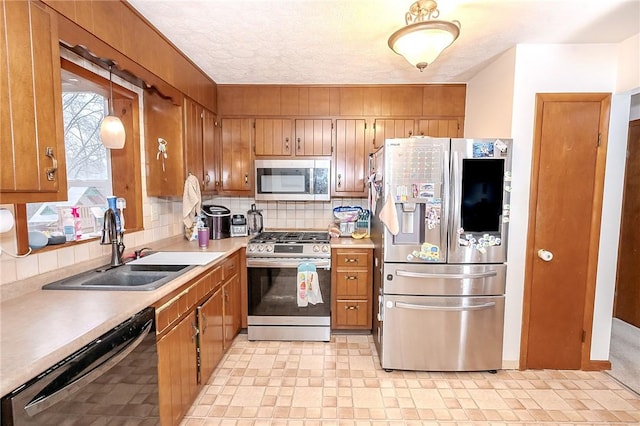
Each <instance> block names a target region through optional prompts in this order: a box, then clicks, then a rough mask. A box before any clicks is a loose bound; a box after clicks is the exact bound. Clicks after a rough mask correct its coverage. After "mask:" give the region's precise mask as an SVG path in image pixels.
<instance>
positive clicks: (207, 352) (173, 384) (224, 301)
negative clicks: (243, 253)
mask: <svg viewBox="0 0 640 426" xmlns="http://www.w3.org/2000/svg"><path fill="white" fill-rule="evenodd" d="M239 260H240V258H239V255H238V254H234V255H232V256H230V257H229V258H227V259H226V260H225V261H224V262H223V263H222V264H220V265H218V266H214V267H212V268H211V269H210V270H209V271H208V272H207V273H205V274H203V275H201V276H200V277H198V278H196V279H194V280H193V281H192V282H190V283H188V284H186V285H185V286H184V287H182V288H181V289H179V290H177V291H176V292H175V293H174V294H172V295H170V296H167V297H166V298H165V300H163V301H160V303H159V304H158V305H159V306H157V307H156V329H157V330H156V332H157V333H158V336H159V338H158V384H159V387H160V392H159V397H160V423H161V424H162V425H163V426H166V425H178V424H180V422H181V421H182V418H183V417H184V415H185V414H186V412H187V411H188V410H189V408H190V407H191V404H193V401H194V400H195V398H196V396H197V394H198V392H199V391H200V390H201V389H202V386H204V384H205V383H207V382H208V381H209V378H210V377H211V375H212V374H213V371H214V370H215V368H216V366H217V364H218V362H220V360H221V359H222V356H223V355H224V352H225V351H226V350H227V349H228V348H229V347H230V346H231V342H232V341H233V339H234V338H235V337H236V335H237V334H238V333H239V331H240V327H241V311H240V274H238V269H239Z"/></svg>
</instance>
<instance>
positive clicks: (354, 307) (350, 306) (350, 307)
mask: <svg viewBox="0 0 640 426" xmlns="http://www.w3.org/2000/svg"><path fill="white" fill-rule="evenodd" d="M344 309H346V310H347V311H355V310H357V309H358V305H347V306H345V307H344Z"/></svg>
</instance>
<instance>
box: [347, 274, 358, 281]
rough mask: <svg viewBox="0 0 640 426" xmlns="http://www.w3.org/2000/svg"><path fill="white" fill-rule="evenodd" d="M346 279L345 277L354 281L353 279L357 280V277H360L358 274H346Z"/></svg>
mask: <svg viewBox="0 0 640 426" xmlns="http://www.w3.org/2000/svg"><path fill="white" fill-rule="evenodd" d="M344 279H345V280H350V281H353V280H357V279H358V277H357V276H356V275H345V276H344Z"/></svg>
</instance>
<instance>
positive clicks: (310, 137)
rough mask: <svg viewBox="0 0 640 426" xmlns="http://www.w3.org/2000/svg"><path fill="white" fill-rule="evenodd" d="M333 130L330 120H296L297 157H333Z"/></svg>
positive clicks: (295, 150) (295, 149)
mask: <svg viewBox="0 0 640 426" xmlns="http://www.w3.org/2000/svg"><path fill="white" fill-rule="evenodd" d="M332 129H333V124H332V122H331V120H330V119H325V120H296V138H295V141H294V142H295V148H294V152H295V155H297V156H305V155H310V156H324V155H331V130H332Z"/></svg>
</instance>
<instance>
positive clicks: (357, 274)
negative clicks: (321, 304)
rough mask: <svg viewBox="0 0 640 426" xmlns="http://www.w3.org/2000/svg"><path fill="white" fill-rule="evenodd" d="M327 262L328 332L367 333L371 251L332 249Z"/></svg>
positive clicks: (369, 314)
mask: <svg viewBox="0 0 640 426" xmlns="http://www.w3.org/2000/svg"><path fill="white" fill-rule="evenodd" d="M331 262H332V265H331V274H332V277H331V297H332V305H331V328H333V329H334V330H340V329H353V330H359V329H361V330H370V329H371V326H372V319H373V318H372V307H373V305H372V303H373V302H372V297H373V296H372V295H373V282H372V275H371V271H372V264H373V250H371V249H366V248H363V249H361V248H350V249H334V250H333V253H332V254H331Z"/></svg>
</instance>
